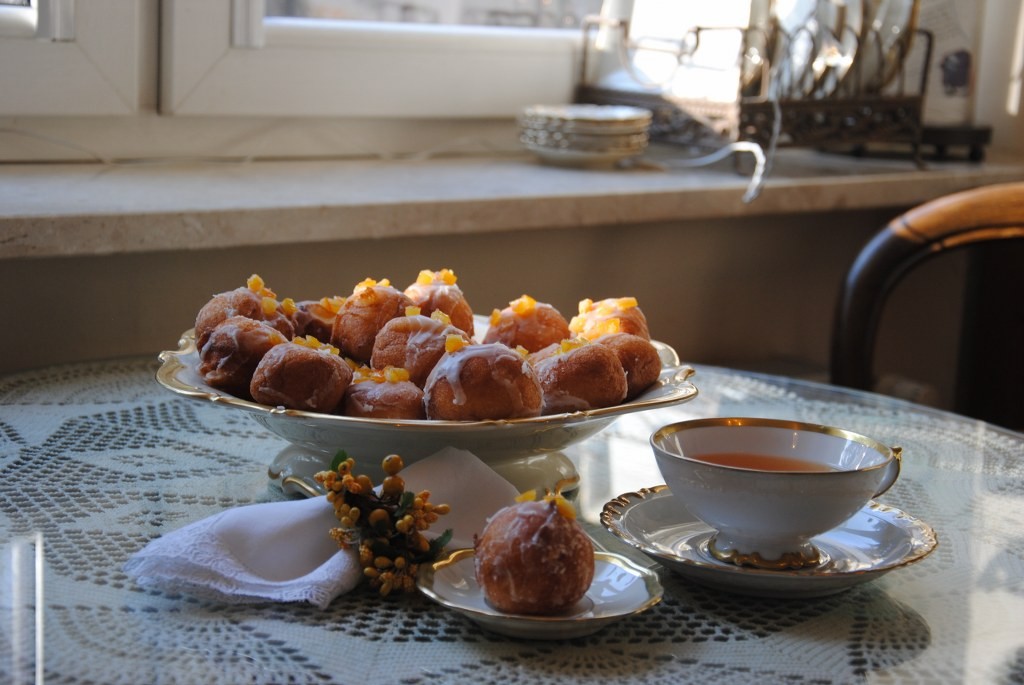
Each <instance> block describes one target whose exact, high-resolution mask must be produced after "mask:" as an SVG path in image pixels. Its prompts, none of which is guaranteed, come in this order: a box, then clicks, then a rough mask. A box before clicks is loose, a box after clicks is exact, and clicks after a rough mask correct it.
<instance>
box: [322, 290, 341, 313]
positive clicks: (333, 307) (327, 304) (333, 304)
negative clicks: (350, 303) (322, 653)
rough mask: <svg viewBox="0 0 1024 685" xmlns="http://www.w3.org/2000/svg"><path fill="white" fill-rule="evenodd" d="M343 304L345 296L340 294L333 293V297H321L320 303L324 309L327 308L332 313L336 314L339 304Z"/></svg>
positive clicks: (339, 309)
mask: <svg viewBox="0 0 1024 685" xmlns="http://www.w3.org/2000/svg"><path fill="white" fill-rule="evenodd" d="M343 304H345V298H344V297H341V296H340V295H334V296H333V297H321V298H320V305H321V306H322V307H324V308H325V309H327V310H329V311H330V312H331V313H332V314H337V313H338V312H340V311H341V305H343Z"/></svg>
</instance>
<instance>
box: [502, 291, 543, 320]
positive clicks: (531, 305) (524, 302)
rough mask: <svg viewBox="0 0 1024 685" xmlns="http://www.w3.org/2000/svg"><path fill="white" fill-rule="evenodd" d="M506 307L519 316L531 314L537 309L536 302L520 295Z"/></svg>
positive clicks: (527, 296)
mask: <svg viewBox="0 0 1024 685" xmlns="http://www.w3.org/2000/svg"><path fill="white" fill-rule="evenodd" d="M508 306H509V307H511V308H512V311H513V312H515V313H516V314H518V315H519V316H527V315H529V314H532V313H533V310H535V309H536V308H537V300H535V299H533V298H532V297H530V296H529V295H520V296H519V297H517V298H516V299H514V300H512V301H511V302H509V303H508Z"/></svg>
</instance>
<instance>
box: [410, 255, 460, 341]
mask: <svg viewBox="0 0 1024 685" xmlns="http://www.w3.org/2000/svg"><path fill="white" fill-rule="evenodd" d="M457 280H458V279H457V277H456V276H455V272H454V271H452V270H451V269H441V270H440V271H429V270H424V271H421V272H420V274H419V276H418V277H417V278H416V282H414V283H412V284H410V285H409V286H408V287H407V288H406V289H405V294H406V295H407V296H408V297H409V299H411V300H412V301H413V304H415V305H416V306H417V307H419V308H420V313H421V314H423V315H424V316H430V315H431V314H433V313H434V312H435V311H442V312H444V313H445V314H447V315H448V318H449V319H451V323H452V325H453V326H455V327H456V328H458V329H459V330H461V331H463V332H464V333H465V334H466V335H467V336H469V337H473V328H474V327H473V308H472V307H470V306H469V302H468V301H467V300H466V295H465V293H463V292H462V289H461V288H460V287H459V286H458V285H456V281H457Z"/></svg>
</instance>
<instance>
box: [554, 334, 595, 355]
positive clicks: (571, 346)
mask: <svg viewBox="0 0 1024 685" xmlns="http://www.w3.org/2000/svg"><path fill="white" fill-rule="evenodd" d="M588 344H590V341H589V340H587V339H586V338H581V337H578V336H577V337H575V338H566V339H565V340H563V341H562V342H560V343H559V344H558V353H559V354H565V353H566V352H572V351H573V350H578V349H579V348H581V347H583V346H584V345H588Z"/></svg>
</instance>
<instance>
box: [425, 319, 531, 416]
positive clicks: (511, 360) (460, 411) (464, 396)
mask: <svg viewBox="0 0 1024 685" xmlns="http://www.w3.org/2000/svg"><path fill="white" fill-rule="evenodd" d="M446 349H447V352H446V353H445V354H444V356H442V357H441V359H440V360H439V361H438V362H437V364H436V365H435V366H434V369H433V371H431V372H430V375H429V376H428V377H427V382H426V385H425V386H424V388H423V403H424V406H425V407H426V414H427V418H428V419H440V420H444V421H482V420H487V419H518V418H525V417H531V416H539V415H540V412H541V403H542V399H543V393H542V391H541V387H540V381H539V380H538V379H537V374H536V372H535V371H534V370H533V367H532V366H530V364H529V362H527V361H526V358H525V356H524V355H523V354H522V353H520V352H518V351H516V350H512V349H509V348H508V347H507V346H505V345H502V344H501V343H488V344H469V343H468V342H467V341H465V340H464V339H462V338H449V339H448V341H447V348H446Z"/></svg>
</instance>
